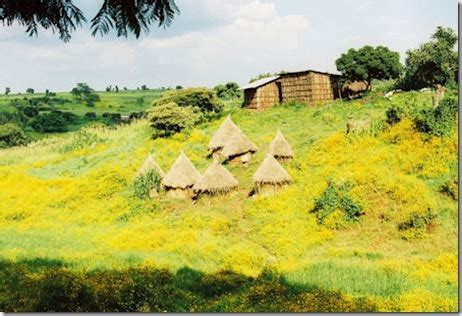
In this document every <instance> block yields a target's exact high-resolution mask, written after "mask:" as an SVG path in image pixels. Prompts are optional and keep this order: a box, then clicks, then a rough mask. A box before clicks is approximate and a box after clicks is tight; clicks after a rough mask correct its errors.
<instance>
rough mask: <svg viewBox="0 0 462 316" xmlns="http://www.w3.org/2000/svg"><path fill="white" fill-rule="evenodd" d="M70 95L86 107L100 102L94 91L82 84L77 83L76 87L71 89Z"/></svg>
mask: <svg viewBox="0 0 462 316" xmlns="http://www.w3.org/2000/svg"><path fill="white" fill-rule="evenodd" d="M71 93H72V94H73V95H74V97H75V98H76V99H77V100H79V101H82V102H85V103H86V104H87V106H94V104H95V102H96V101H99V100H100V97H99V95H98V94H97V93H96V91H95V90H94V89H93V88H91V87H90V86H89V85H88V84H86V83H83V82H79V83H77V86H76V87H74V88H72V90H71Z"/></svg>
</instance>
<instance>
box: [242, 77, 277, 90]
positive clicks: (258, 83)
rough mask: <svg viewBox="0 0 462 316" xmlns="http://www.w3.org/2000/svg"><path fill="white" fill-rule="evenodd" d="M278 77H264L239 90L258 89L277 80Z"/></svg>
mask: <svg viewBox="0 0 462 316" xmlns="http://www.w3.org/2000/svg"><path fill="white" fill-rule="evenodd" d="M279 77H280V76H279V75H277V76H271V77H266V78H262V79H258V80H255V81H254V82H252V83H249V84H248V85H246V86H244V87H242V88H241V90H245V89H254V88H258V87H260V86H263V85H265V84H267V83H270V82H271V81H274V80H276V79H279Z"/></svg>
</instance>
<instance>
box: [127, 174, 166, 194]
mask: <svg viewBox="0 0 462 316" xmlns="http://www.w3.org/2000/svg"><path fill="white" fill-rule="evenodd" d="M161 180H162V178H161V177H160V175H159V173H158V172H156V171H155V170H150V171H149V172H147V173H146V174H141V175H139V176H138V177H136V179H135V183H134V187H135V195H136V196H137V197H139V198H140V199H145V198H147V197H149V192H150V191H151V190H152V189H155V190H156V191H159V190H160V182H161Z"/></svg>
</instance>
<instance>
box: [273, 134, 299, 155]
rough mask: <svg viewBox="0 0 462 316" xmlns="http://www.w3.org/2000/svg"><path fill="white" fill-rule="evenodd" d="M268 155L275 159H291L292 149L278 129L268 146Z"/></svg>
mask: <svg viewBox="0 0 462 316" xmlns="http://www.w3.org/2000/svg"><path fill="white" fill-rule="evenodd" d="M269 153H270V154H271V155H273V156H274V157H276V158H278V157H281V158H292V157H293V156H294V152H293V151H292V148H290V145H289V143H288V142H287V140H286V138H285V137H284V135H282V133H281V131H280V130H279V129H278V132H277V133H276V137H275V138H274V139H273V141H272V142H271V144H270V146H269Z"/></svg>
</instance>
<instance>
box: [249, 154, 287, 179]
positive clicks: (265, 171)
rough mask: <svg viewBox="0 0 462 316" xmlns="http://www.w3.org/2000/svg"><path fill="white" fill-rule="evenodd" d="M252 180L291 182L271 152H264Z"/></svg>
mask: <svg viewBox="0 0 462 316" xmlns="http://www.w3.org/2000/svg"><path fill="white" fill-rule="evenodd" d="M253 181H255V183H256V184H286V183H289V182H291V181H292V178H291V177H290V175H289V174H288V173H287V171H286V170H285V169H284V168H283V167H282V166H281V164H280V163H279V162H278V161H277V160H276V159H275V158H274V157H273V156H272V155H271V154H266V157H265V159H264V160H263V162H262V164H261V165H260V167H258V169H257V171H256V172H255V174H254V175H253Z"/></svg>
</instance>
